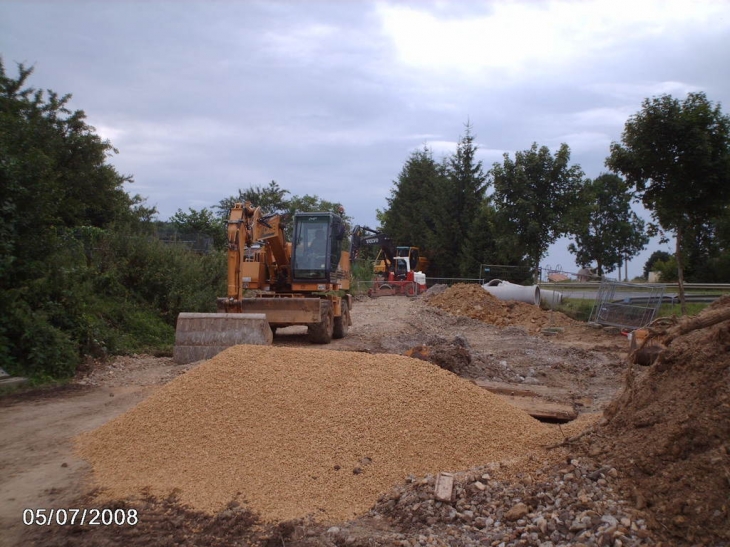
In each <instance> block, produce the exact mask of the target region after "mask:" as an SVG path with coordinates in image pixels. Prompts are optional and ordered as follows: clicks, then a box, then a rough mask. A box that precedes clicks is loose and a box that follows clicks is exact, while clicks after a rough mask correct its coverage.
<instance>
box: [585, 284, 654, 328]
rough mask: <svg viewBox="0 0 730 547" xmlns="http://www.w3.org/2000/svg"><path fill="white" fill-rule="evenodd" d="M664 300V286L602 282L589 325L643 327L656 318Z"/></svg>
mask: <svg viewBox="0 0 730 547" xmlns="http://www.w3.org/2000/svg"><path fill="white" fill-rule="evenodd" d="M663 297H664V285H653V284H641V285H639V284H635V283H622V282H620V281H610V280H603V281H602V282H601V284H600V286H599V288H598V293H597V294H596V300H595V302H594V304H593V309H592V311H591V316H590V321H592V322H594V323H599V324H601V325H607V326H613V327H619V328H631V329H637V328H640V327H644V326H646V325H648V324H649V323H651V322H652V321H653V320H654V318H655V317H656V314H657V312H658V310H659V306H661V304H662V300H663Z"/></svg>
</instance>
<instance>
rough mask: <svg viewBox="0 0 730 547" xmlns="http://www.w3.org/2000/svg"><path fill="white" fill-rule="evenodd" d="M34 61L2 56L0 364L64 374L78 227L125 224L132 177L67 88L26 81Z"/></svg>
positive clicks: (71, 342) (71, 344) (71, 338)
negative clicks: (12, 62)
mask: <svg viewBox="0 0 730 547" xmlns="http://www.w3.org/2000/svg"><path fill="white" fill-rule="evenodd" d="M32 72H33V69H32V68H26V67H25V66H24V65H22V64H21V65H18V76H17V77H15V78H13V77H11V76H9V75H8V74H7V73H6V71H5V67H4V65H3V63H2V61H1V60H0V210H2V215H1V216H0V236H1V237H0V239H2V243H1V244H0V245H1V247H0V248H1V249H2V254H1V256H0V307H1V308H2V309H3V313H2V314H0V348H1V349H0V364H2V365H3V366H4V367H7V368H8V369H10V370H11V371H20V372H25V373H31V374H36V375H47V374H51V375H54V376H64V375H69V374H71V373H72V372H73V369H74V366H75V365H76V363H77V362H78V361H79V359H80V347H79V345H78V332H79V329H80V328H81V326H80V325H81V324H82V319H83V316H84V313H85V312H86V310H85V299H84V298H82V295H84V292H83V288H84V287H87V286H88V280H87V279H86V278H85V275H86V273H85V269H84V268H85V267H86V266H87V261H88V256H87V255H85V253H84V252H83V246H82V245H80V243H79V240H78V237H77V233H78V231H79V230H91V229H98V230H102V231H103V230H105V229H108V228H109V227H111V226H113V225H115V224H117V223H128V222H129V221H130V219H131V218H132V217H133V214H134V212H135V210H134V209H133V207H134V206H140V204H141V201H142V200H141V198H140V199H135V198H130V196H129V195H128V194H127V193H126V191H125V190H124V184H125V183H128V182H131V178H130V177H127V176H123V175H120V174H119V173H118V172H117V171H116V170H115V169H114V167H113V166H111V165H110V164H108V163H107V159H108V156H109V155H110V154H113V153H115V152H116V150H115V149H114V148H113V147H112V145H111V143H109V142H108V141H105V140H102V139H101V138H100V137H99V136H98V135H96V134H95V133H94V129H93V127H91V126H89V125H87V123H86V121H85V120H86V117H85V114H84V112H83V111H81V110H77V111H73V112H72V111H70V110H69V109H68V108H67V105H68V101H69V100H70V98H71V96H70V95H64V96H59V95H58V94H56V93H54V92H53V91H48V92H47V94H46V93H44V92H42V91H39V90H35V89H33V88H31V87H28V86H27V81H28V79H29V77H30V76H31V74H32Z"/></svg>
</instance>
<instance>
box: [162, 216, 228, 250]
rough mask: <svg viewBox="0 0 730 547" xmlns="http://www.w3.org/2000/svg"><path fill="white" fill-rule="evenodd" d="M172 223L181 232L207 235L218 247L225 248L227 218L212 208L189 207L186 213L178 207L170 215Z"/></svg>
mask: <svg viewBox="0 0 730 547" xmlns="http://www.w3.org/2000/svg"><path fill="white" fill-rule="evenodd" d="M170 223H171V224H172V225H173V226H174V227H175V229H176V230H177V231H178V232H180V233H181V234H194V235H196V236H205V237H208V238H210V239H211V240H212V241H213V246H214V247H215V248H216V249H223V248H224V247H225V245H226V242H227V236H226V223H225V220H224V219H222V218H221V217H219V216H217V215H216V214H215V213H214V212H213V211H212V210H210V209H208V208H207V207H203V208H202V209H201V210H199V211H196V210H195V209H193V208H188V212H187V213H185V212H184V211H183V210H182V209H178V210H177V211H176V212H175V214H174V215H172V216H171V217H170Z"/></svg>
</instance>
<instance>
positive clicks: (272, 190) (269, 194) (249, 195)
mask: <svg viewBox="0 0 730 547" xmlns="http://www.w3.org/2000/svg"><path fill="white" fill-rule="evenodd" d="M288 193H289V190H284V189H283V188H281V187H280V186H279V184H278V183H277V182H276V181H273V180H272V181H271V182H270V183H269V185H268V186H266V187H263V188H262V187H261V186H251V187H250V188H248V189H246V190H241V189H239V190H238V194H237V195H234V196H229V197H227V198H224V199H222V200H221V201H220V202H218V205H216V206H215V207H214V208H215V209H218V216H219V217H220V218H222V219H224V220H225V219H227V218H228V212H229V211H230V210H231V209H233V206H234V205H235V204H236V203H246V202H247V201H250V202H251V204H252V205H253V206H254V207H261V210H262V211H264V212H266V213H272V214H273V213H284V212H286V211H287V209H288V206H287V205H288V200H287V199H286V195H287V194H288Z"/></svg>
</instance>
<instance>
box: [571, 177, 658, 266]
mask: <svg viewBox="0 0 730 547" xmlns="http://www.w3.org/2000/svg"><path fill="white" fill-rule="evenodd" d="M631 198H632V195H631V193H630V192H629V190H628V186H627V185H626V183H625V182H624V181H623V179H621V177H619V176H617V175H612V174H602V175H599V176H598V177H597V178H596V179H595V180H587V181H586V182H585V184H584V185H583V187H582V188H581V189H580V190H579V193H578V202H577V204H576V206H575V207H574V209H573V210H572V212H571V213H570V216H571V224H572V226H573V227H572V229H571V232H572V233H573V235H574V237H575V243H571V244H570V245H569V246H568V250H569V251H570V252H571V253H573V254H574V255H575V257H576V264H578V265H579V266H586V265H589V264H593V262H594V261H595V262H596V265H597V269H598V275H600V276H603V275H604V274H605V273H610V272H612V271H614V270H616V268H620V267H621V265H622V264H623V261H624V260H628V259H629V258H632V257H634V256H636V255H637V254H639V253H640V252H641V251H642V250H643V249H644V247H645V246H646V244H647V243H648V242H649V238H648V237H647V235H646V234H645V233H644V221H643V220H642V219H640V218H639V217H638V216H637V215H636V213H634V212H633V211H632V210H631Z"/></svg>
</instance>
